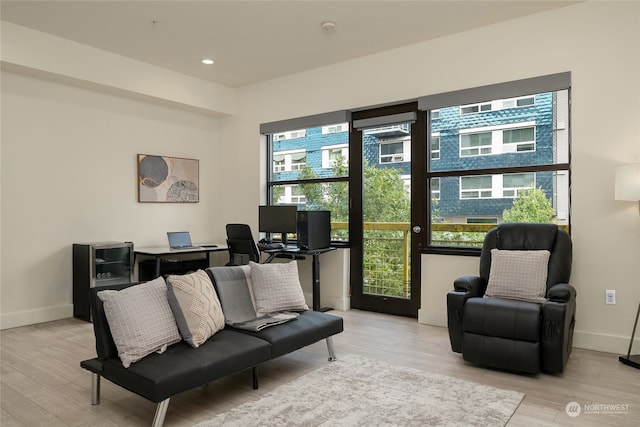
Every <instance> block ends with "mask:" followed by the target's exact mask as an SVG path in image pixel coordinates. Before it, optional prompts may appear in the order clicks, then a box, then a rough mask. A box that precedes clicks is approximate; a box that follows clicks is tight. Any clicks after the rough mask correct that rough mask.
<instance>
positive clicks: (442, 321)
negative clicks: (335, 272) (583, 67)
mask: <svg viewBox="0 0 640 427" xmlns="http://www.w3.org/2000/svg"><path fill="white" fill-rule="evenodd" d="M418 323H423V324H425V325H432V326H444V327H446V326H447V313H446V312H444V311H441V312H435V313H434V312H427V310H423V309H419V310H418ZM636 335H638V334H636ZM630 339H631V337H624V336H619V335H606V334H596V333H593V332H585V331H578V330H576V331H574V332H573V347H574V348H584V349H587V350H594V351H604V352H607V353H615V354H625V355H626V354H627V351H628V350H629V340H630ZM631 353H632V354H640V336H636V338H635V340H634V341H633V348H632V350H631Z"/></svg>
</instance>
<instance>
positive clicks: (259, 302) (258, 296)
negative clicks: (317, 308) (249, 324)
mask: <svg viewBox="0 0 640 427" xmlns="http://www.w3.org/2000/svg"><path fill="white" fill-rule="evenodd" d="M249 267H250V268H251V283H252V285H253V296H254V298H255V304H256V313H257V314H258V316H261V315H264V314H269V313H275V312H278V311H287V310H292V311H300V310H308V309H309V306H307V304H306V302H305V299H304V294H303V292H302V286H300V278H299V277H298V263H297V262H296V261H291V262H287V263H272V264H257V263H255V262H250V263H249Z"/></svg>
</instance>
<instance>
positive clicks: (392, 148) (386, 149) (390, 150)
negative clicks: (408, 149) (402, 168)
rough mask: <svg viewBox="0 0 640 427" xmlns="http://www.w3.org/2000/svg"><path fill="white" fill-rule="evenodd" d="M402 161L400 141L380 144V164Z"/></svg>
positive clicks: (402, 153)
mask: <svg viewBox="0 0 640 427" xmlns="http://www.w3.org/2000/svg"><path fill="white" fill-rule="evenodd" d="M404 161H405V160H404V143H403V142H402V141H399V142H381V143H380V163H400V162H404Z"/></svg>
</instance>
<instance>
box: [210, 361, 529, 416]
mask: <svg viewBox="0 0 640 427" xmlns="http://www.w3.org/2000/svg"><path fill="white" fill-rule="evenodd" d="M523 398H524V394H522V393H519V392H515V391H509V390H502V389H499V388H495V387H490V386H486V385H482V384H477V383H473V382H469V381H465V380H460V379H457V378H452V377H448V376H444V375H439V374H434V373H430V372H426V371H423V370H419V369H413V368H406V367H400V366H394V365H390V364H388V363H384V362H380V361H376V360H371V359H368V358H364V357H360V356H355V355H345V356H343V357H342V358H339V359H338V360H337V361H335V362H332V363H327V365H326V366H324V367H322V368H319V369H317V370H315V371H313V372H310V373H308V374H306V375H304V376H302V377H300V378H298V379H296V380H294V381H292V382H290V383H287V384H284V385H282V386H280V387H278V388H276V389H274V390H272V391H270V392H269V393H267V394H265V395H264V396H262V397H261V398H259V399H257V400H256V401H253V402H247V403H244V404H242V405H240V406H237V407H235V408H233V409H231V410H230V411H228V412H225V413H222V414H219V415H217V416H215V417H214V418H212V419H211V420H209V421H205V422H203V423H200V424H198V427H214V426H215V427H221V426H222V427H227V426H229V427H234V426H237V427H259V426H279V427H280V426H323V427H334V426H367V427H370V426H420V427H425V426H504V425H505V424H506V423H507V422H508V421H509V419H510V418H511V416H512V415H513V413H514V412H515V410H516V409H517V408H518V405H519V404H520V402H521V401H522V399H523Z"/></svg>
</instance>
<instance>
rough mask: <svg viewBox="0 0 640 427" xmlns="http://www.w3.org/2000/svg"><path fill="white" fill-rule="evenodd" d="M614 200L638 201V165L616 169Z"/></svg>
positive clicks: (639, 179) (632, 164) (622, 166)
mask: <svg viewBox="0 0 640 427" xmlns="http://www.w3.org/2000/svg"><path fill="white" fill-rule="evenodd" d="M615 199H616V200H628V201H634V202H637V201H638V200H640V163H631V164H628V165H621V166H618V167H617V168H616V190H615Z"/></svg>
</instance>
